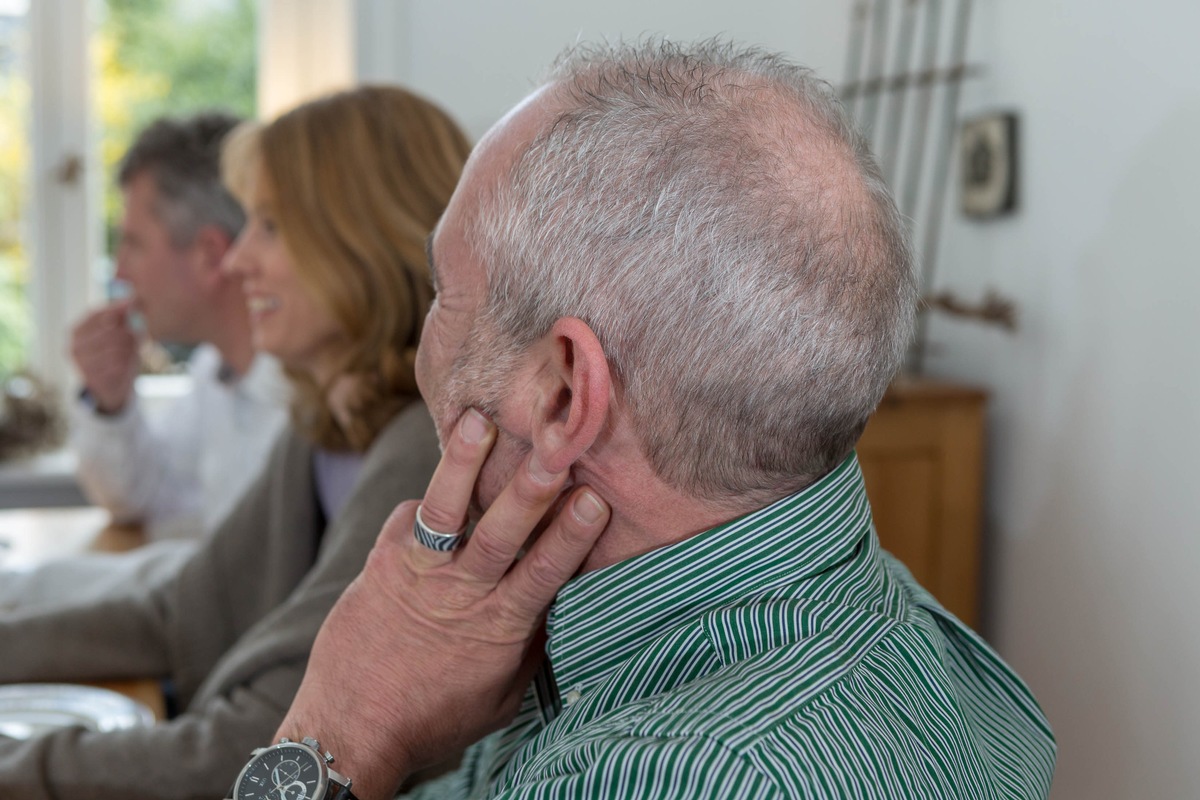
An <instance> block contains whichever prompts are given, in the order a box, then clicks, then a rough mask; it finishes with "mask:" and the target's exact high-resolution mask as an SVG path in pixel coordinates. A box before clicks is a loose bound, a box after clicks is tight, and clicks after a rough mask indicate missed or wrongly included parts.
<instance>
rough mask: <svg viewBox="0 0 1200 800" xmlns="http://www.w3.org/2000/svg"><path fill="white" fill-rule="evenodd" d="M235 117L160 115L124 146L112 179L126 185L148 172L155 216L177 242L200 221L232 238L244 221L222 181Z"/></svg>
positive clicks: (183, 241)
mask: <svg viewBox="0 0 1200 800" xmlns="http://www.w3.org/2000/svg"><path fill="white" fill-rule="evenodd" d="M239 122H240V120H239V119H238V118H237V117H235V116H233V115H231V114H226V113H222V112H217V111H212V112H205V113H202V114H196V115H194V116H191V117H186V118H171V117H163V118H160V119H158V120H156V121H155V122H152V123H151V124H150V125H148V126H147V127H146V128H145V129H144V130H143V131H142V132H141V133H140V134H139V135H138V137H137V140H136V141H134V143H133V145H132V146H131V147H130V148H129V150H128V151H126V153H125V156H124V158H122V159H121V163H120V165H119V167H118V172H117V180H118V182H119V183H120V185H121V186H127V185H128V184H129V183H130V182H131V181H132V180H134V178H136V177H138V176H139V175H144V174H148V175H150V176H152V177H153V179H154V185H155V188H156V189H157V191H158V207H157V208H156V211H157V213H158V215H159V219H160V220H161V221H162V222H163V224H165V225H166V226H167V229H168V230H169V231H170V233H171V240H172V242H173V243H174V244H175V245H177V246H185V245H187V244H189V243H190V242H191V241H192V239H193V238H194V237H195V235H196V233H197V231H199V230H200V228H202V227H204V226H205V225H215V226H216V227H218V228H220V229H221V230H222V231H224V232H225V233H226V234H227V235H228V236H229V238H230V239H231V240H232V239H234V238H236V237H237V235H238V232H239V231H240V230H241V229H242V225H243V223H244V222H245V214H244V212H243V211H242V207H241V206H240V205H238V202H237V201H236V200H235V199H234V198H233V196H232V195H230V194H229V192H228V190H226V188H225V186H224V185H223V184H222V182H221V169H220V164H221V143H222V141H223V140H224V139H225V136H226V135H227V134H228V133H229V132H230V131H231V130H233V128H235V127H236V126H237V125H238V123H239Z"/></svg>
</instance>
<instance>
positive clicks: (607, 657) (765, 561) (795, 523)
mask: <svg viewBox="0 0 1200 800" xmlns="http://www.w3.org/2000/svg"><path fill="white" fill-rule="evenodd" d="M870 526H871V512H870V506H869V504H868V502H867V495H866V489H865V487H864V485H863V480H862V473H861V472H860V471H859V467H858V460H857V458H856V457H855V456H854V455H853V454H851V455H850V456H849V457H848V458H847V459H846V460H845V461H843V462H842V463H841V465H839V466H838V467H837V468H836V469H834V470H833V471H832V472H830V473H829V474H828V475H826V476H824V477H823V478H821V479H819V480H818V481H816V482H815V483H813V484H811V485H809V486H808V487H806V488H804V489H802V490H800V491H799V492H796V493H795V494H793V495H790V496H788V497H785V498H783V499H782V500H778V501H776V502H774V503H772V504H771V505H769V506H766V507H765V508H762V509H759V510H758V511H755V512H752V513H750V514H747V515H745V516H743V517H739V518H737V519H735V520H732V521H730V522H726V523H724V524H722V525H718V526H717V527H715V528H711V529H710V530H707V531H705V532H704V533H700V534H697V535H696V536H692V537H690V538H688V539H685V540H684V541H682V542H679V543H677V544H673V545H670V546H668V547H663V548H660V549H658V550H653V551H651V552H649V553H645V554H643V555H640V556H637V557H635V558H631V559H628V560H626V561H622V562H620V563H618V564H614V565H612V566H609V567H605V568H603V569H599V570H596V571H595V572H589V573H587V574H584V575H581V576H579V577H578V578H576V579H574V580H572V581H571V582H570V583H568V584H567V585H566V586H564V587H563V589H562V590H561V591H560V592H559V594H558V597H557V599H556V600H555V602H554V605H553V606H552V607H551V609H550V615H549V617H548V620H547V630H548V632H549V643H548V644H547V652H548V653H549V656H550V661H551V663H552V664H553V666H554V673H555V676H556V678H557V682H558V686H559V687H560V688H561V689H562V691H563V692H568V691H586V690H587V689H588V688H590V687H591V686H592V685H593V684H594V683H595V682H596V681H598V680H600V679H601V678H602V677H603V676H604V675H606V674H607V673H608V672H610V671H611V670H612V669H614V668H615V667H616V666H617V665H618V664H620V663H621V662H622V661H624V660H625V659H626V658H628V657H629V656H630V655H631V654H632V653H633V652H635V651H636V650H637V649H639V648H641V647H644V646H645V645H646V644H647V643H648V642H650V641H651V640H653V639H654V638H656V637H657V636H660V635H661V634H662V633H663V632H664V631H665V630H668V629H670V628H672V627H674V626H675V625H678V624H680V623H682V622H685V621H688V620H691V619H694V618H695V616H696V615H697V614H700V613H703V612H705V611H706V610H709V609H714V608H718V607H721V606H723V605H728V604H729V603H731V602H733V601H735V600H737V599H738V598H739V597H744V596H746V595H747V594H750V593H754V592H759V591H764V590H768V589H770V588H771V587H773V586H777V585H779V584H781V583H785V582H786V583H790V584H795V583H797V582H801V581H803V580H805V579H806V578H811V577H813V576H816V575H819V574H821V573H823V572H825V571H826V570H828V569H830V568H831V567H833V566H835V565H837V564H839V563H842V562H844V561H846V560H847V559H849V558H850V557H851V556H852V555H853V554H854V552H855V550H856V548H857V547H858V545H859V543H860V542H861V540H862V539H863V537H864V536H865V535H866V534H867V533H869V531H870Z"/></svg>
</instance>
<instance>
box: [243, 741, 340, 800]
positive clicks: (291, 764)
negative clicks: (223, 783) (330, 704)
mask: <svg viewBox="0 0 1200 800" xmlns="http://www.w3.org/2000/svg"><path fill="white" fill-rule="evenodd" d="M332 763H333V755H332V754H330V753H324V754H322V753H321V743H320V742H318V741H317V740H316V739H313V738H312V737H309V736H306V737H304V739H303V740H301V741H299V742H293V741H292V740H291V739H280V740H279V744H273V745H271V746H270V747H260V748H258V749H257V750H255V751H254V752H253V753H251V754H250V761H249V762H247V764H246V766H244V767H242V771H241V772H240V773H239V774H238V776H237V780H236V781H234V784H233V790H232V791H231V792H230V797H231V798H232V800H357V798H355V796H354V793H353V792H351V791H350V784H351V781H350V779H349V778H346V777H344V776H342V775H339V774H338V773H336V772H334V771H333V770H332V769H330V768H329V765H330V764H332Z"/></svg>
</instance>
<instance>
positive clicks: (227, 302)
mask: <svg viewBox="0 0 1200 800" xmlns="http://www.w3.org/2000/svg"><path fill="white" fill-rule="evenodd" d="M234 288H235V290H236V293H234V292H229V293H227V295H222V297H221V299H220V300H219V301H218V302H219V308H220V312H219V313H216V314H214V315H213V317H212V329H211V330H210V331H209V332H208V334H209V335H208V336H207V337H205V341H207V342H208V343H209V344H211V345H212V346H213V347H215V348H216V349H217V352H218V353H220V354H221V363H222V364H223V365H224V366H225V368H226V369H228V370H230V371H231V372H232V373H233V377H234V379H238V378H241V377H243V376H244V375H245V374H246V373H247V372H249V371H250V365H251V364H253V363H254V341H253V333H252V332H251V330H250V317H249V314H248V313H247V311H246V300H245V297H244V296H243V295H242V291H241V288H240V287H234Z"/></svg>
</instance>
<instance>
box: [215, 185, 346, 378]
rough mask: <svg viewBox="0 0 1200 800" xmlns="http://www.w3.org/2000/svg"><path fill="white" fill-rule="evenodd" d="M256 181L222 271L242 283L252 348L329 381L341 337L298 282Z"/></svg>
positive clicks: (270, 200) (268, 201)
mask: <svg viewBox="0 0 1200 800" xmlns="http://www.w3.org/2000/svg"><path fill="white" fill-rule="evenodd" d="M257 183H258V186H257V187H256V189H255V190H254V192H252V197H253V198H254V200H253V203H252V204H251V207H250V208H249V209H248V213H247V216H246V225H245V227H244V228H242V232H241V233H240V234H239V235H238V238H237V241H236V242H234V245H233V247H232V248H231V249H230V251H229V253H228V254H226V256H225V262H224V268H225V269H226V270H228V271H229V272H231V273H233V274H235V275H237V276H238V277H240V278H241V280H242V290H243V292H245V295H246V306H247V308H248V309H249V311H250V322H251V325H252V327H253V330H254V346H255V347H256V348H257V349H258V350H261V351H263V352H265V353H270V354H271V355H273V356H275V357H276V358H278V359H279V360H280V361H281V362H282V363H283V364H284V365H285V366H288V367H291V368H292V369H298V370H303V371H305V372H308V373H310V374H311V375H313V376H314V377H316V378H317V379H318V380H319V381H320V380H325V379H328V378H331V377H332V372H333V371H334V370H335V369H336V363H335V362H336V359H337V356H338V354H339V352H340V350H341V349H342V347H344V344H345V342H344V340H345V337H344V335H343V333H342V331H341V328H340V326H339V325H338V324H337V322H336V321H335V320H334V319H333V316H332V315H331V314H330V312H329V311H328V310H327V309H326V308H325V306H324V305H323V304H321V303H320V302H318V301H317V298H316V297H314V296H313V294H312V292H311V291H310V290H309V288H308V287H307V286H306V285H305V283H304V282H303V281H302V280H301V279H300V276H299V274H298V273H297V271H296V266H295V260H294V259H293V257H292V254H291V251H290V250H289V248H288V246H287V243H286V242H285V241H284V239H283V236H282V235H281V234H280V232H279V229H278V228H277V227H276V224H275V214H274V211H273V207H274V203H273V198H272V197H271V196H270V194H269V193H268V192H265V191H263V183H264V181H263V180H261V179H260V180H259V181H258V182H257Z"/></svg>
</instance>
